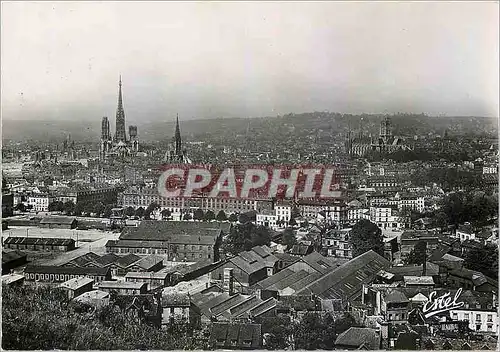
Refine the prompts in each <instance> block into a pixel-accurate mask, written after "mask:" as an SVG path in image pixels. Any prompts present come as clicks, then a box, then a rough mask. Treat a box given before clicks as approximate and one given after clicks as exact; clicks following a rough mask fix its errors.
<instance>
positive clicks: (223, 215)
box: [215, 210, 227, 221]
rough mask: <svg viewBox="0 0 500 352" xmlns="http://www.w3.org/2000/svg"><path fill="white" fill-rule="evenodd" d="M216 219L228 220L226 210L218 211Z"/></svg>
mask: <svg viewBox="0 0 500 352" xmlns="http://www.w3.org/2000/svg"><path fill="white" fill-rule="evenodd" d="M215 219H216V220H217V221H226V220H227V216H226V213H225V212H224V210H219V212H218V213H217V216H216V217H215Z"/></svg>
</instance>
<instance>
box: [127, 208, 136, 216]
mask: <svg viewBox="0 0 500 352" xmlns="http://www.w3.org/2000/svg"><path fill="white" fill-rule="evenodd" d="M125 215H127V216H134V215H135V209H134V208H133V207H127V208H126V209H125Z"/></svg>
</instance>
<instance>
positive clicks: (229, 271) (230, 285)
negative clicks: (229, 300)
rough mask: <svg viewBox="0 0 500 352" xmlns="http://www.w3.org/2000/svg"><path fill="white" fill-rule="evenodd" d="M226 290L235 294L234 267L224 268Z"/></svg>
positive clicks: (230, 293)
mask: <svg viewBox="0 0 500 352" xmlns="http://www.w3.org/2000/svg"><path fill="white" fill-rule="evenodd" d="M224 291H226V292H229V295H230V296H232V295H234V273H233V268H225V269H224Z"/></svg>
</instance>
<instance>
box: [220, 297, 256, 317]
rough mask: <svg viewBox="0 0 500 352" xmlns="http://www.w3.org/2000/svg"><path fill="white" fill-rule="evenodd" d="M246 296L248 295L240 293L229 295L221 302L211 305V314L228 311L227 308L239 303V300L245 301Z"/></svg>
mask: <svg viewBox="0 0 500 352" xmlns="http://www.w3.org/2000/svg"><path fill="white" fill-rule="evenodd" d="M247 298H248V296H243V295H241V294H236V295H233V296H231V297H229V299H227V300H225V301H223V302H220V303H219V304H217V305H216V306H214V307H212V308H211V312H212V315H214V316H218V315H220V314H222V313H224V312H226V311H228V310H229V309H231V307H234V306H236V305H238V304H240V303H241V302H243V301H245V300H246V299H247Z"/></svg>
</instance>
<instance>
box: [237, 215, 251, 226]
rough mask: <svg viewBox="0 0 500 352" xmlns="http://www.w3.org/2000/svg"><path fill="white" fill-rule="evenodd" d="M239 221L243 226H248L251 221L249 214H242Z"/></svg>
mask: <svg viewBox="0 0 500 352" xmlns="http://www.w3.org/2000/svg"><path fill="white" fill-rule="evenodd" d="M238 221H239V222H240V223H242V224H246V223H249V222H250V221H251V219H250V217H249V216H248V215H247V214H245V213H241V214H240V216H238Z"/></svg>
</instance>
